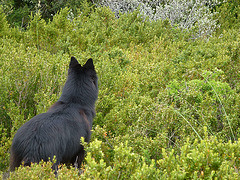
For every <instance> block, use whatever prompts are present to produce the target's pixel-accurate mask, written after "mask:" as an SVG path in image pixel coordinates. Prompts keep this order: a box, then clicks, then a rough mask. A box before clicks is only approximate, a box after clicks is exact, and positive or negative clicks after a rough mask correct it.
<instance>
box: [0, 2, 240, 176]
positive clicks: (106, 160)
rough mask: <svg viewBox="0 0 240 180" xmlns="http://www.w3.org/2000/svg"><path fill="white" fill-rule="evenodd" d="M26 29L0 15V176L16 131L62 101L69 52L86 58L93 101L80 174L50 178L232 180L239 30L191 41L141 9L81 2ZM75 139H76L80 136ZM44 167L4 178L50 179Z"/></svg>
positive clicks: (68, 170) (67, 171) (65, 170)
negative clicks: (95, 80)
mask: <svg viewBox="0 0 240 180" xmlns="http://www.w3.org/2000/svg"><path fill="white" fill-rule="evenodd" d="M0 9H1V8H0ZM70 12H71V11H70V9H69V8H65V9H63V10H61V11H60V12H59V13H57V14H56V15H54V17H53V19H52V21H46V20H44V19H43V18H42V17H41V14H39V13H37V14H35V15H32V16H31V17H30V22H29V25H28V26H27V28H26V30H24V31H23V30H20V29H18V28H11V27H9V24H8V22H7V20H6V18H5V17H6V16H5V15H4V13H3V11H2V10H0V17H2V19H1V20H0V21H1V22H2V23H1V25H2V26H0V36H1V39H0V44H1V45H0V67H1V68H0V81H1V84H0V99H1V104H0V141H1V146H0V170H1V172H2V176H3V177H4V178H6V176H7V175H6V172H7V170H8V166H9V148H10V146H11V141H12V138H13V136H14V134H15V133H16V131H17V129H18V128H19V127H20V126H21V125H22V124H23V123H25V122H26V121H28V120H29V119H30V118H32V117H33V116H35V115H36V114H39V113H42V112H45V111H46V110H47V109H48V108H49V107H50V106H51V105H52V104H53V103H54V102H55V101H56V100H57V99H58V97H59V96H60V92H61V88H62V86H63V84H64V82H65V80H66V76H67V69H68V64H69V60H70V57H71V56H75V57H76V58H77V59H79V61H80V63H83V62H85V61H86V59H88V58H93V61H94V64H95V67H96V70H97V73H98V77H99V98H98V102H97V106H96V112H97V114H96V117H95V119H94V123H93V133H92V142H91V143H90V144H88V145H87V144H85V148H86V151H87V156H86V158H85V161H84V163H83V166H82V167H81V172H80V173H81V175H79V172H78V170H75V169H74V168H73V167H66V166H65V165H62V166H61V167H59V174H58V178H60V179H66V178H72V179H74V178H76V179H78V178H79V176H80V177H81V178H82V179H149V178H151V179H176V178H177V179H194V178H195V179H197V178H202V179H209V178H217V179H237V178H238V177H239V167H240V165H239V160H240V157H239V154H240V153H239V138H240V133H239V132H240V129H239V127H240V124H239V122H240V121H239V118H240V114H239V112H240V106H239V104H240V103H239V101H240V96H239V93H240V89H239V82H240V81H239V78H240V77H239V75H238V74H239V73H238V71H239V67H240V64H239V62H240V61H239V55H238V54H239V39H240V35H239V30H238V29H234V28H231V29H226V30H225V31H223V32H222V34H221V35H219V34H218V33H216V34H212V37H208V38H206V37H202V38H197V39H192V33H191V32H190V31H186V30H182V29H180V28H177V27H173V26H172V25H171V23H169V21H167V20H165V21H163V20H157V21H146V20H145V19H144V17H143V16H142V15H141V14H140V13H139V11H133V12H132V13H126V14H122V15H120V17H119V18H115V15H114V13H113V12H112V11H111V10H110V9H109V8H107V7H98V8H96V9H94V7H93V6H91V5H87V4H85V8H84V11H83V10H82V11H81V14H79V15H78V16H76V17H70V16H69V13H70ZM79 143H80V140H79ZM51 163H52V162H47V163H46V162H41V163H40V164H39V165H37V164H34V165H32V166H31V167H20V168H19V169H18V170H16V171H15V172H13V173H11V174H10V175H9V178H10V179H39V178H42V179H44V178H45V179H47V178H54V174H53V173H52V171H51V166H52V164H51Z"/></svg>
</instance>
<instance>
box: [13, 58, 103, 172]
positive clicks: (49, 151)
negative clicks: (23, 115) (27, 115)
mask: <svg viewBox="0 0 240 180" xmlns="http://www.w3.org/2000/svg"><path fill="white" fill-rule="evenodd" d="M97 96H98V82H97V74H96V71H95V68H94V65H93V61H92V59H89V60H88V61H87V62H86V64H85V65H83V66H81V65H80V64H79V63H78V61H77V60H76V59H75V58H74V57H72V58H71V62H70V64H69V70H68V79H67V81H66V83H65V85H64V87H63V90H62V95H61V97H60V98H59V100H58V101H57V102H56V103H55V104H54V105H53V106H52V107H51V108H50V109H49V110H48V111H47V112H46V113H42V114H39V115H37V116H35V117H33V118H32V119H31V120H29V121H28V122H26V123H25V124H24V125H23V126H22V127H21V128H19V130H18V131H17V133H16V135H15V136H14V138H13V142H12V146H11V156H10V170H11V171H14V170H15V168H16V167H19V166H20V165H21V164H22V163H24V165H26V166H29V165H30V164H31V163H38V162H39V161H41V160H43V161H48V160H49V158H50V159H51V160H52V159H53V157H54V156H56V160H57V162H56V163H55V165H54V166H53V169H54V170H55V171H56V170H57V166H58V165H59V164H60V163H66V164H69V163H71V164H72V165H74V164H75V165H76V162H77V166H78V167H80V165H81V163H82V161H83V158H84V149H83V146H82V145H81V144H80V139H81V137H84V139H85V141H86V142H89V140H90V136H91V129H92V122H93V118H94V116H95V102H96V100H97Z"/></svg>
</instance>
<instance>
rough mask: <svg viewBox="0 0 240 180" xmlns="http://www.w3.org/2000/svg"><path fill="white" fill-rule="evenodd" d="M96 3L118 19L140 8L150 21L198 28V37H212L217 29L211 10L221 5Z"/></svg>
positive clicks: (193, 1) (130, 0)
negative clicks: (166, 20) (105, 7)
mask: <svg viewBox="0 0 240 180" xmlns="http://www.w3.org/2000/svg"><path fill="white" fill-rule="evenodd" d="M94 3H95V4H96V5H97V6H108V7H109V8H110V9H111V10H112V11H113V12H114V13H115V16H116V17H119V13H120V12H121V13H128V12H133V11H134V10H136V9H137V8H139V11H140V13H141V15H142V16H143V17H146V16H147V17H149V19H150V20H154V21H156V20H158V19H163V20H164V19H168V20H169V21H170V22H171V24H172V25H178V27H179V28H181V29H191V28H193V27H197V29H198V31H197V33H196V36H197V37H199V36H204V35H211V33H212V32H213V31H215V29H216V28H217V21H216V20H214V19H213V15H214V13H212V12H211V10H210V9H209V8H210V7H213V6H216V5H217V4H219V2H218V1H217V0H152V1H151V0H122V1H119V0H98V1H97V0H95V1H94Z"/></svg>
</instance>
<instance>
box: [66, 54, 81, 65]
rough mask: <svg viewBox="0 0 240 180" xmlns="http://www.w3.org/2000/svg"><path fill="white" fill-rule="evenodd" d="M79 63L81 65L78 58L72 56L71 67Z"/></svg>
mask: <svg viewBox="0 0 240 180" xmlns="http://www.w3.org/2000/svg"><path fill="white" fill-rule="evenodd" d="M77 65H80V64H79V63H78V61H77V59H76V58H75V57H73V56H72V57H71V61H70V64H69V67H70V68H72V67H75V66H77ZM80 66H81V65H80Z"/></svg>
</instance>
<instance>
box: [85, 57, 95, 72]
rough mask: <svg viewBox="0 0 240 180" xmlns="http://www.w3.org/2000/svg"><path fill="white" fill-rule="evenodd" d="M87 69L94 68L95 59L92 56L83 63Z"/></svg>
mask: <svg viewBox="0 0 240 180" xmlns="http://www.w3.org/2000/svg"><path fill="white" fill-rule="evenodd" d="M83 67H84V68H86V69H92V70H94V65H93V60H92V58H90V59H88V60H87V62H86V63H85V64H84V65H83Z"/></svg>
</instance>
